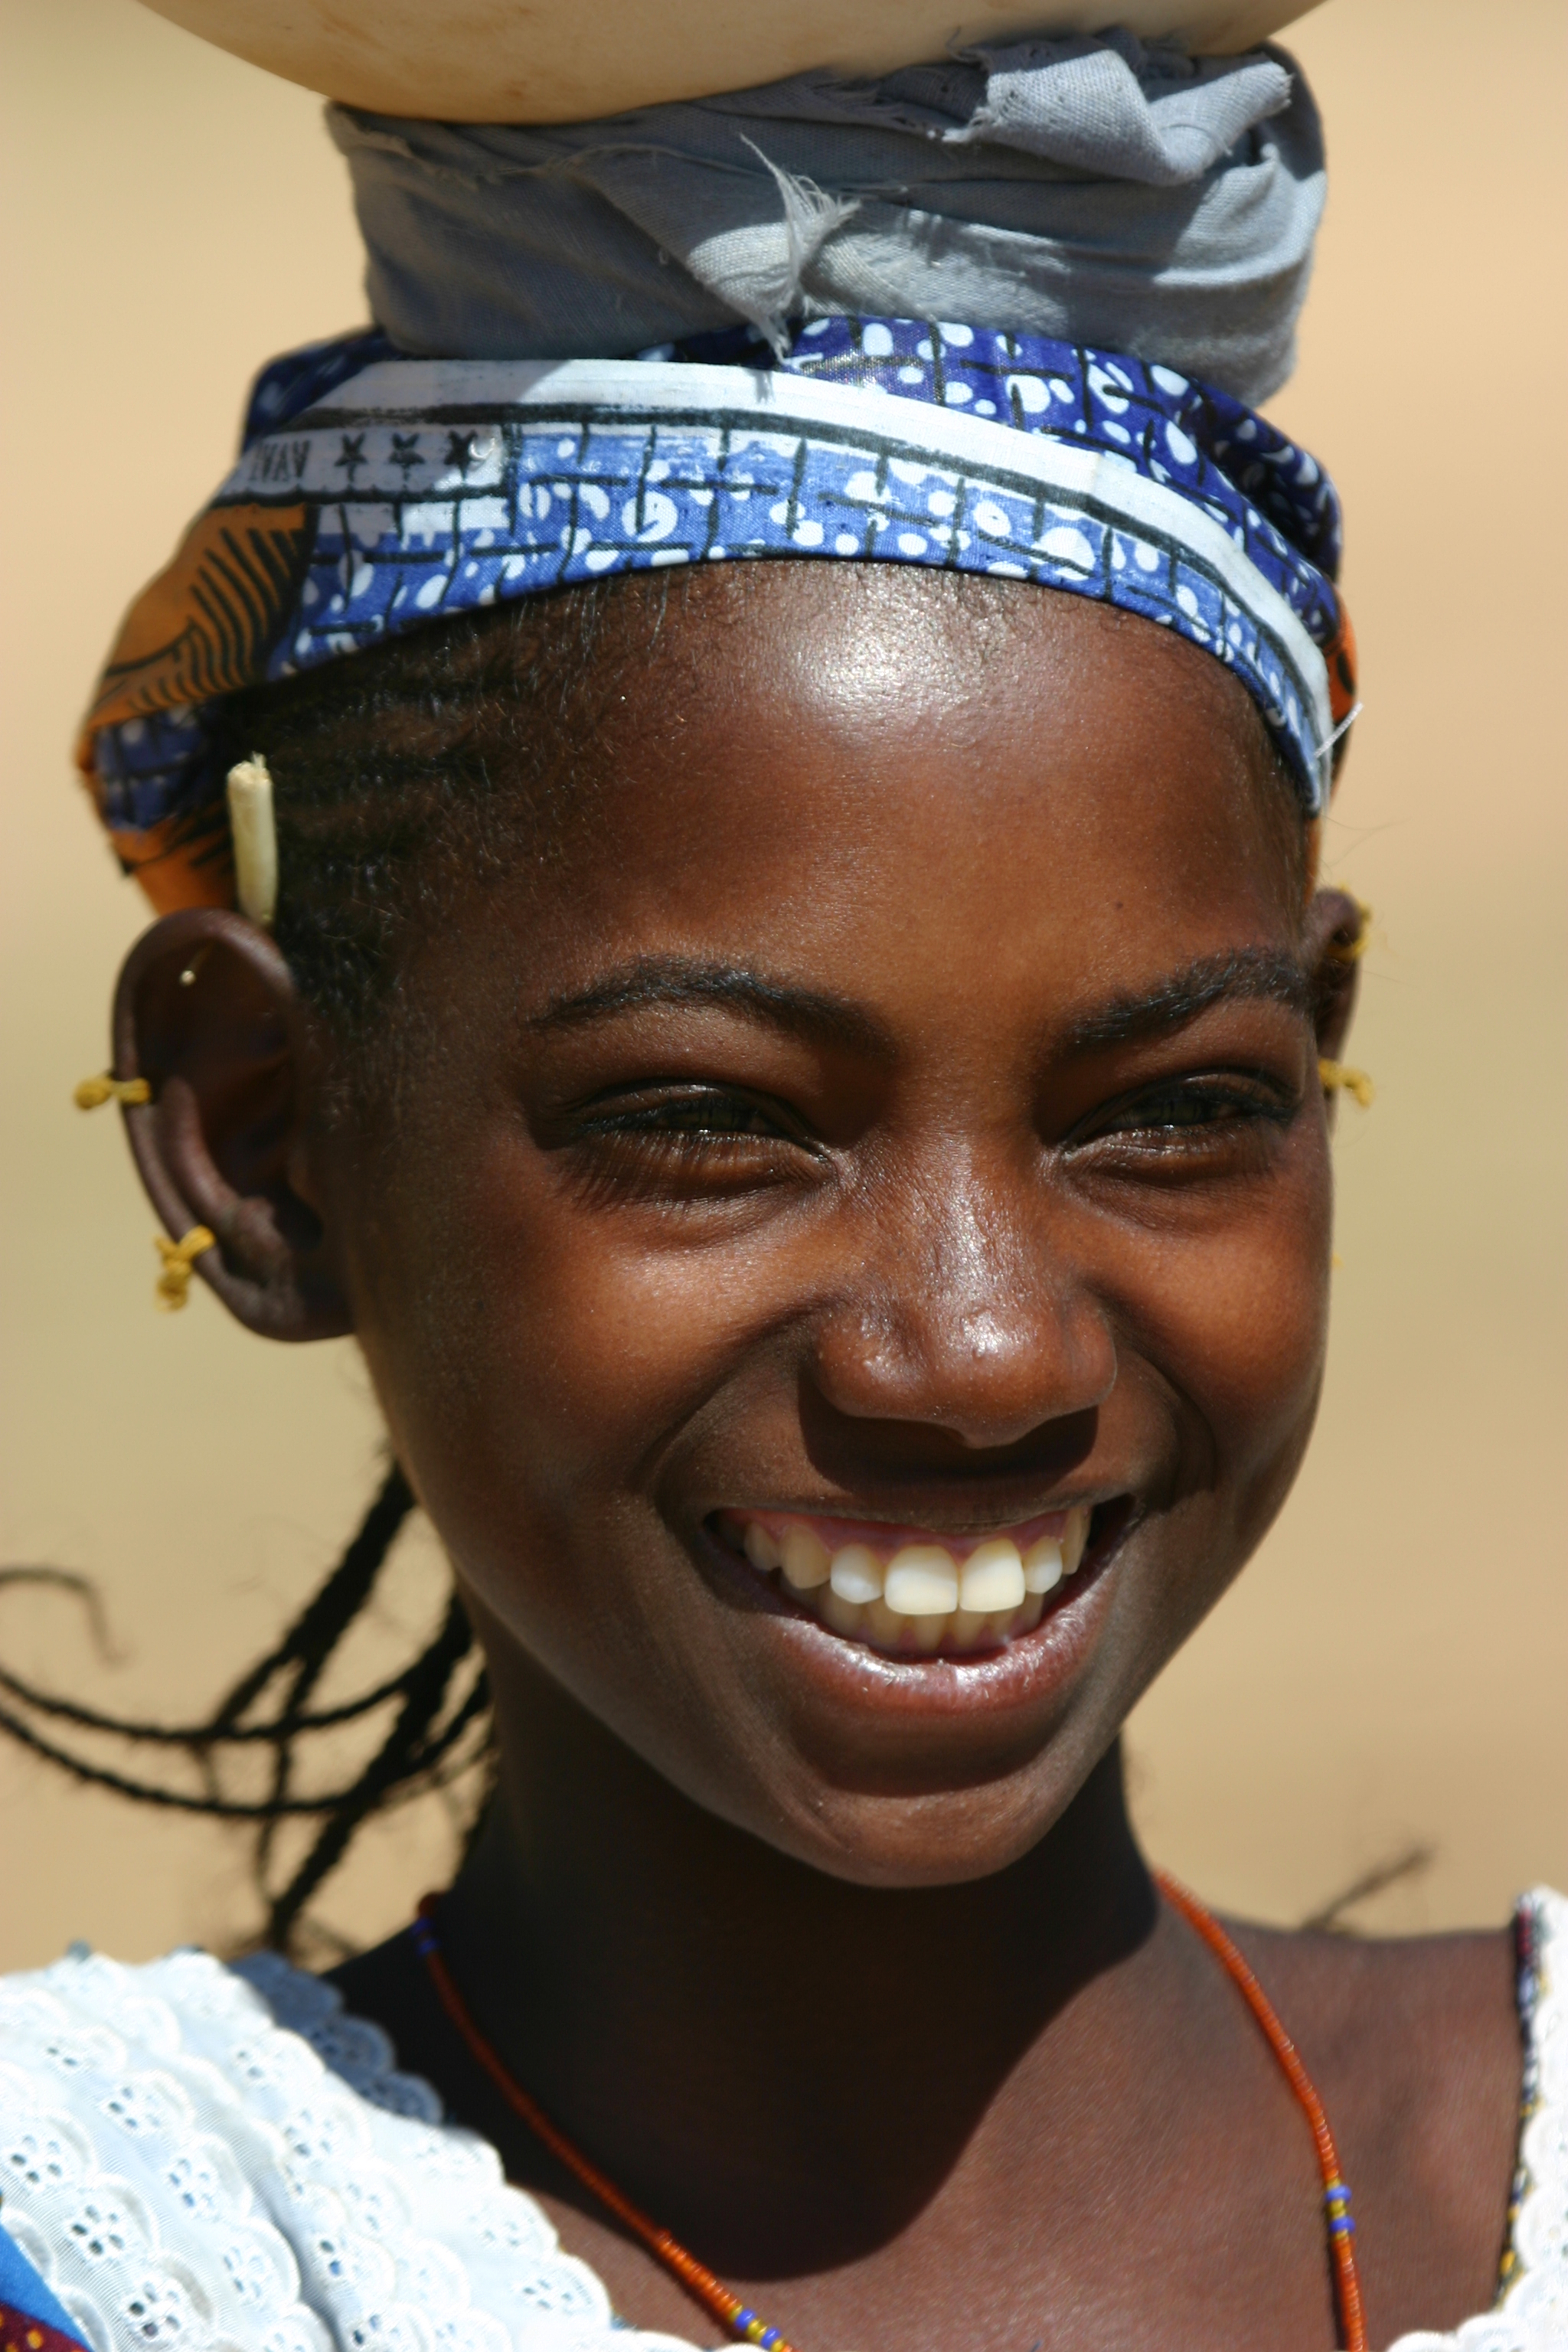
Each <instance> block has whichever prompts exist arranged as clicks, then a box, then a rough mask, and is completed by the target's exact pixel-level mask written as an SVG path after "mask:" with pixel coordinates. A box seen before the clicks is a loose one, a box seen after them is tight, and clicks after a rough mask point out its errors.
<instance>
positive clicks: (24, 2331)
mask: <svg viewBox="0 0 1568 2352" xmlns="http://www.w3.org/2000/svg"><path fill="white" fill-rule="evenodd" d="M0 2352H86V2347H85V2346H84V2345H83V2343H82V2341H81V2339H80V2337H79V2336H68V2335H67V2334H66V2332H65V2330H64V2329H63V2328H60V2327H51V2326H49V2323H48V2321H47V2319H34V2318H32V2317H31V2316H30V2315H29V2314H28V2313H26V2312H25V2311H19V2310H18V2309H17V2307H16V2305H15V2304H14V2303H5V2302H3V2301H0Z"/></svg>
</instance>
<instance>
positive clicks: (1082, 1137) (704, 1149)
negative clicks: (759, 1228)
mask: <svg viewBox="0 0 1568 2352" xmlns="http://www.w3.org/2000/svg"><path fill="white" fill-rule="evenodd" d="M1297 1108H1299V1106H1298V1104H1297V1103H1296V1102H1295V1101H1294V1100H1292V1099H1289V1098H1288V1097H1285V1096H1283V1095H1282V1094H1281V1093H1280V1092H1279V1088H1278V1087H1277V1086H1276V1085H1272V1084H1270V1083H1269V1082H1268V1081H1266V1080H1263V1079H1259V1078H1252V1079H1240V1078H1237V1077H1224V1078H1220V1077H1215V1076H1210V1077H1205V1078H1175V1079H1170V1080H1165V1081H1162V1082H1160V1083H1158V1084H1156V1085H1154V1086H1152V1087H1146V1088H1144V1089H1143V1090H1142V1092H1141V1093H1138V1094H1135V1095H1132V1096H1131V1097H1127V1099H1126V1100H1125V1101H1124V1102H1123V1103H1121V1104H1120V1105H1118V1106H1117V1107H1115V1108H1113V1109H1112V1110H1111V1111H1110V1112H1109V1113H1101V1114H1100V1117H1099V1118H1098V1119H1097V1121H1096V1122H1095V1123H1094V1124H1093V1125H1092V1126H1090V1127H1089V1128H1088V1129H1087V1130H1085V1131H1082V1132H1080V1133H1079V1135H1077V1136H1072V1137H1068V1139H1067V1148H1068V1150H1082V1149H1085V1148H1087V1147H1088V1146H1089V1145H1093V1144H1100V1143H1110V1144H1113V1145H1115V1144H1118V1143H1120V1144H1121V1148H1122V1149H1123V1150H1141V1151H1144V1152H1191V1151H1194V1150H1205V1149H1209V1148H1212V1146H1213V1145H1214V1144H1215V1143H1216V1142H1218V1141H1220V1140H1221V1139H1222V1138H1223V1137H1224V1136H1225V1135H1226V1132H1227V1131H1228V1134H1229V1135H1230V1136H1232V1137H1234V1136H1235V1135H1236V1134H1237V1131H1238V1130H1242V1129H1247V1128H1251V1127H1254V1126H1255V1125H1256V1123H1257V1122H1258V1121H1259V1120H1262V1121H1265V1122H1267V1123H1268V1124H1271V1125H1275V1126H1283V1125H1285V1124H1286V1123H1288V1121H1289V1119H1290V1118H1292V1117H1293V1116H1294V1114H1295V1112H1296V1110H1297ZM1162 1111H1163V1112H1164V1113H1165V1114H1166V1115H1164V1116H1160V1115H1158V1114H1160V1113H1161V1112H1162ZM1182 1113H1188V1114H1190V1116H1182V1115H1180V1114H1182ZM1216 1130H1217V1132H1216ZM582 1132H583V1134H584V1139H589V1138H595V1137H596V1138H602V1139H604V1140H605V1141H606V1142H610V1143H615V1142H625V1143H627V1144H631V1145H633V1146H636V1145H637V1144H657V1145H658V1147H659V1148H660V1150H663V1151H665V1152H667V1153H670V1154H673V1155H676V1156H679V1158H681V1159H683V1160H701V1159H703V1158H708V1157H712V1156H714V1155H719V1154H723V1155H728V1154H729V1153H731V1152H732V1151H733V1150H735V1149H736V1148H737V1147H738V1146H741V1145H744V1144H755V1143H768V1142H773V1143H789V1144H793V1145H795V1146H796V1147H797V1148H799V1147H801V1146H803V1145H805V1143H806V1139H805V1136H804V1135H802V1134H801V1133H800V1132H799V1131H798V1130H795V1131H793V1132H792V1129H791V1127H790V1125H789V1124H788V1123H787V1122H786V1120H785V1119H784V1118H783V1117H782V1116H781V1115H780V1114H779V1113H778V1112H777V1111H773V1110H769V1109H767V1108H764V1107H763V1105H761V1104H759V1103H757V1102H754V1101H752V1100H751V1099H749V1098H748V1097H745V1096H743V1095H731V1094H725V1093H723V1092H721V1090H720V1089H718V1088H710V1089H709V1088H705V1089H702V1090H700V1091H694V1092H692V1093H691V1094H689V1095H685V1096H680V1097H675V1098H673V1099H670V1098H667V1099H665V1100H663V1101H659V1102H653V1103H647V1104H644V1105H640V1106H637V1107H634V1108H627V1109H625V1110H621V1111H606V1112H605V1114H604V1115H603V1116H602V1117H600V1118H594V1119H591V1120H589V1121H588V1122H586V1123H585V1125H584V1129H583V1130H582Z"/></svg>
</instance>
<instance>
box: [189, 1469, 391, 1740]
mask: <svg viewBox="0 0 1568 2352" xmlns="http://www.w3.org/2000/svg"><path fill="white" fill-rule="evenodd" d="M413 1508H414V1496H413V1494H412V1492H411V1491H410V1488H409V1485H408V1481H407V1479H406V1478H405V1476H404V1475H403V1469H402V1465H401V1464H399V1463H396V1462H395V1463H394V1464H393V1465H392V1466H391V1468H390V1469H389V1470H388V1472H387V1474H386V1476H385V1478H384V1480H383V1481H382V1486H381V1491H380V1493H379V1494H378V1495H377V1496H376V1497H375V1500H374V1502H373V1503H372V1505H371V1507H370V1508H369V1510H368V1511H367V1512H366V1513H365V1515H364V1518H363V1521H362V1522H361V1525H360V1528H359V1532H358V1534H357V1535H356V1536H355V1537H354V1538H353V1542H352V1543H351V1544H350V1545H349V1548H348V1549H347V1550H346V1551H345V1552H344V1554H343V1556H342V1559H341V1560H340V1561H339V1562H338V1564H337V1566H336V1568H334V1569H333V1570H332V1572H331V1576H329V1577H328V1579H327V1580H326V1582H325V1584H323V1585H322V1587H321V1591H319V1592H317V1593H314V1594H312V1596H311V1598H310V1600H309V1601H307V1602H306V1604H305V1606H304V1608H303V1609H301V1611H300V1614H299V1615H298V1617H296V1618H295V1620H294V1622H293V1623H292V1624H291V1625H290V1626H289V1629H288V1631H287V1633H285V1634H284V1636H283V1639H282V1640H281V1641H280V1642H279V1644H278V1647H277V1648H276V1649H275V1650H273V1651H272V1652H271V1653H270V1654H269V1655H268V1656H267V1657H265V1658H262V1659H261V1660H260V1661H259V1662H258V1664H256V1665H254V1666H252V1667H251V1669H250V1671H249V1673H248V1674H247V1675H241V1677H240V1679H239V1681H238V1682H237V1683H236V1684H235V1685H234V1688H233V1689H232V1690H231V1691H230V1692H229V1694H228V1696H227V1697H226V1698H224V1699H221V1700H220V1701H219V1702H218V1706H217V1707H216V1711H215V1713H214V1716H213V1729H214V1731H215V1732H216V1731H225V1730H227V1729H228V1727H230V1726H231V1725H232V1724H235V1723H237V1721H238V1720H239V1717H241V1716H242V1715H244V1713H245V1712H246V1709H247V1707H248V1706H251V1704H252V1703H253V1701H254V1700H256V1699H258V1697H259V1696H261V1693H262V1692H263V1691H264V1690H265V1689H266V1687H267V1685H268V1683H269V1682H270V1681H271V1679H272V1677H273V1675H275V1674H278V1673H279V1671H280V1670H281V1669H282V1668H283V1667H285V1666H288V1665H296V1664H297V1665H298V1667H299V1669H300V1673H299V1676H298V1680H297V1685H296V1687H295V1688H294V1689H293V1690H291V1691H290V1693H289V1697H290V1699H291V1700H292V1701H293V1702H294V1704H295V1705H296V1706H299V1705H300V1704H302V1703H303V1701H304V1700H305V1699H306V1698H308V1697H309V1696H310V1690H311V1689H312V1688H313V1687H314V1685H315V1684H316V1683H317V1682H318V1681H319V1680H320V1678H321V1670H322V1668H323V1667H324V1666H325V1664H326V1663H327V1660H328V1659H329V1658H330V1657H331V1654H332V1651H333V1649H334V1648H335V1647H336V1645H337V1643H339V1642H340V1641H341V1640H342V1636H343V1634H344V1633H345V1632H346V1631H347V1629H348V1627H349V1626H350V1625H351V1624H352V1623H353V1620H354V1619H355V1618H356V1617H357V1616H358V1614H359V1612H360V1611H361V1610H362V1609H363V1607H364V1604H365V1602H366V1601H368V1600H369V1598H370V1595H371V1591H372V1588H373V1587H374V1583H375V1580H376V1578H377V1577H378V1576H379V1575H380V1573H381V1570H382V1568H383V1566H384V1563H385V1560H386V1556H387V1553H388V1552H389V1551H390V1550H391V1549H392V1545H393V1539H394V1538H395V1536H396V1534H397V1531H398V1529H399V1528H401V1527H402V1525H403V1522H404V1520H405V1518H406V1517H408V1514H409V1512H410V1511H411V1510H412V1509H413ZM300 1682H302V1683H303V1684H304V1685H305V1686H304V1688H303V1689H301V1688H300V1687H298V1683H300Z"/></svg>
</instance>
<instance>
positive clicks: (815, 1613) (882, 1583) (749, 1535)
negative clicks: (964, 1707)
mask: <svg viewBox="0 0 1568 2352" xmlns="http://www.w3.org/2000/svg"><path fill="white" fill-rule="evenodd" d="M713 1525H714V1528H715V1530H716V1532H717V1534H718V1536H719V1538H720V1540H721V1542H722V1543H723V1544H724V1546H725V1548H726V1549H728V1550H730V1551H731V1552H734V1553H738V1554H740V1555H742V1557H743V1558H744V1559H747V1560H748V1561H749V1562H750V1563H751V1566H752V1569H753V1570H755V1571H756V1573H757V1574H758V1575H759V1576H760V1577H762V1578H763V1579H764V1580H766V1581H767V1582H768V1583H769V1585H770V1586H771V1587H772V1588H773V1591H776V1592H777V1593H779V1594H780V1595H781V1596H782V1597H784V1598H785V1599H787V1600H788V1601H792V1602H794V1603H795V1606H796V1607H797V1608H798V1609H800V1610H801V1611H802V1612H804V1613H805V1614H806V1615H807V1616H810V1617H813V1618H815V1619H816V1622H818V1623H819V1624H821V1625H823V1626H826V1628H827V1630H828V1631H829V1632H830V1633H836V1634H837V1635H838V1636H839V1637H840V1638H841V1639H842V1640H844V1641H846V1642H849V1643H856V1644H858V1645H860V1646H862V1647H864V1648H866V1649H869V1650H874V1651H877V1652H879V1653H880V1654H882V1655H884V1656H892V1657H900V1658H908V1659H910V1660H911V1661H912V1660H913V1659H916V1658H940V1659H943V1660H947V1659H961V1658H967V1657H975V1658H978V1657H983V1656H985V1655H987V1654H994V1652H996V1651H998V1650H1002V1649H1005V1648H1006V1647H1007V1646H1008V1645H1009V1644H1010V1643H1014V1642H1016V1641H1018V1640H1019V1639H1020V1638H1021V1637H1023V1636H1024V1635H1026V1634H1028V1633H1033V1632H1034V1631H1035V1629H1036V1628H1037V1626H1038V1625H1039V1623H1040V1622H1041V1619H1042V1618H1043V1617H1044V1616H1045V1615H1046V1613H1047V1611H1048V1610H1051V1609H1053V1608H1054V1607H1056V1606H1058V1605H1059V1604H1060V1602H1061V1601H1062V1600H1063V1599H1064V1597H1065V1596H1066V1595H1067V1594H1068V1592H1069V1591H1070V1590H1071V1589H1072V1587H1071V1580H1072V1579H1073V1578H1075V1577H1076V1576H1077V1575H1078V1574H1079V1570H1080V1569H1081V1568H1082V1566H1083V1564H1084V1560H1085V1558H1086V1555H1087V1554H1088V1553H1089V1550H1090V1549H1091V1535H1092V1532H1093V1528H1092V1513H1091V1509H1090V1507H1089V1504H1087V1503H1076V1504H1073V1505H1071V1506H1070V1507H1068V1508H1066V1509H1063V1510H1058V1511H1052V1512H1048V1513H1046V1514H1044V1515H1043V1516H1041V1517H1035V1518H1031V1519H1027V1520H1024V1521H1021V1522H1020V1523H1019V1524H1018V1525H1017V1526H1016V1527H1011V1528H1005V1529H1000V1530H999V1529H996V1528H990V1529H984V1530H981V1531H977V1532H973V1533H967V1534H960V1533H954V1532H952V1531H951V1530H944V1531H942V1532H936V1531H932V1530H930V1529H922V1528H911V1527H899V1526H891V1525H889V1524H886V1523H884V1522H882V1521H879V1520H867V1519H843V1518H832V1517H824V1516H821V1515H819V1514H817V1513H815V1512H805V1511H790V1510H782V1511H770V1510H762V1511H745V1510H727V1511H721V1512H720V1513H719V1514H718V1515H717V1517H716V1519H715V1520H714V1522H713Z"/></svg>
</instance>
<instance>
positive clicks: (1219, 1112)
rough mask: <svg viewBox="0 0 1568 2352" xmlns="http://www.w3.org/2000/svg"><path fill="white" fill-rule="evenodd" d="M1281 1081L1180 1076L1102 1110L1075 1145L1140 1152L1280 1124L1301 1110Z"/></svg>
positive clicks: (1198, 1144) (1197, 1145)
mask: <svg viewBox="0 0 1568 2352" xmlns="http://www.w3.org/2000/svg"><path fill="white" fill-rule="evenodd" d="M1298 1107H1299V1106H1298V1104H1297V1101H1296V1099H1295V1098H1294V1097H1292V1096H1289V1095H1287V1094H1286V1093H1285V1092H1284V1091H1283V1090H1282V1089H1281V1088H1280V1087H1279V1085H1278V1084H1277V1083H1275V1082H1272V1081H1268V1080H1265V1079H1262V1078H1244V1077H1238V1076H1224V1077H1217V1076H1216V1077H1205V1078H1181V1079H1174V1080H1172V1081H1170V1082H1168V1083H1162V1084H1160V1085H1157V1086H1152V1087H1144V1088H1143V1089H1142V1092H1140V1093H1138V1094H1135V1095H1131V1096H1129V1097H1126V1098H1124V1099H1123V1100H1122V1101H1121V1102H1120V1103H1117V1104H1114V1105H1112V1106H1111V1107H1110V1108H1109V1109H1107V1110H1105V1111H1103V1112H1101V1113H1100V1115H1099V1116H1098V1118H1095V1119H1094V1120H1093V1121H1091V1122H1090V1123H1089V1125H1088V1126H1087V1127H1086V1128H1085V1129H1084V1130H1083V1131H1082V1132H1081V1133H1080V1134H1079V1136H1077V1137H1075V1138H1074V1141H1075V1142H1076V1143H1083V1144H1090V1143H1099V1142H1102V1141H1104V1142H1114V1143H1118V1144H1121V1145H1123V1146H1126V1147H1131V1149H1133V1150H1137V1149H1139V1148H1140V1147H1143V1148H1147V1149H1151V1150H1172V1149H1175V1150H1181V1149H1183V1148H1190V1149H1196V1150H1202V1149H1203V1148H1205V1146H1206V1145H1210V1144H1215V1143H1218V1142H1221V1141H1223V1140H1225V1139H1229V1138H1234V1137H1238V1136H1242V1135H1246V1134H1247V1133H1253V1134H1256V1133H1257V1132H1258V1130H1259V1129H1260V1128H1263V1127H1279V1126H1283V1125H1284V1124H1285V1123H1286V1122H1287V1121H1289V1119H1290V1118H1293V1117H1294V1115H1295V1113H1296V1110H1297V1108H1298Z"/></svg>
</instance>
